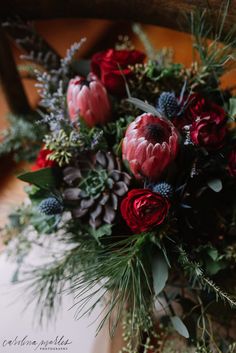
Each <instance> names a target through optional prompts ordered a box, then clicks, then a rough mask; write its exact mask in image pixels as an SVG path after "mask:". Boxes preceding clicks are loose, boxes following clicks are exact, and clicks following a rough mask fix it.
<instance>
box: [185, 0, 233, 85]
mask: <svg viewBox="0 0 236 353" xmlns="http://www.w3.org/2000/svg"><path fill="white" fill-rule="evenodd" d="M229 3H230V1H228V0H227V1H226V2H225V3H223V4H222V8H221V9H220V11H219V15H218V19H217V21H215V22H213V21H212V14H211V13H210V12H209V13H208V11H207V10H205V11H198V12H196V13H194V14H192V15H191V31H192V34H193V38H194V42H193V48H194V49H195V51H196V52H197V53H198V58H196V60H197V61H198V60H199V64H200V65H199V73H201V71H202V70H203V71H204V74H205V77H204V83H205V88H206V89H208V90H209V89H212V88H213V89H215V88H216V87H217V85H218V83H219V78H220V77H221V76H222V75H223V74H224V73H225V71H227V70H229V69H230V68H231V67H232V64H235V58H236V56H235V54H236V52H235V45H236V39H235V33H236V29H235V27H234V26H233V27H232V29H231V30H230V31H228V33H227V34H225V35H223V29H224V25H225V19H226V16H227V13H228V7H229ZM221 41H222V42H223V43H221ZM197 76H198V73H197V75H196V79H197ZM207 86H209V87H207Z"/></svg>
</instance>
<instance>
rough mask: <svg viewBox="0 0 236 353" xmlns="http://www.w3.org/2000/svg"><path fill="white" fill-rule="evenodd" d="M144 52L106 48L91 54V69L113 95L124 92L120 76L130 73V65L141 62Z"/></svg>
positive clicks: (126, 75)
mask: <svg viewBox="0 0 236 353" xmlns="http://www.w3.org/2000/svg"><path fill="white" fill-rule="evenodd" d="M144 59H145V54H144V53H142V52H140V51H138V50H115V49H108V50H105V51H103V52H99V53H96V54H94V55H93V57H92V61H91V71H92V72H93V73H94V74H95V75H96V76H98V77H99V78H100V80H101V81H102V83H103V84H104V86H105V87H106V89H107V90H108V91H109V92H110V93H111V94H114V95H119V96H122V95H124V94H125V82H124V78H123V77H122V76H125V77H128V76H130V74H131V70H130V68H129V66H130V65H135V64H137V63H143V61H144Z"/></svg>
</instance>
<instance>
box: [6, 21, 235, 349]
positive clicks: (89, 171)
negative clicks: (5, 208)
mask: <svg viewBox="0 0 236 353" xmlns="http://www.w3.org/2000/svg"><path fill="white" fill-rule="evenodd" d="M135 30H136V32H138V33H139V34H140V37H141V38H142V39H143V40H144V44H145V45H146V48H147V53H146V54H144V53H142V52H140V51H137V50H135V49H134V48H133V47H132V45H131V43H130V42H129V41H127V40H125V41H123V42H122V43H118V45H117V46H116V48H112V49H108V50H105V51H103V52H98V53H95V54H94V55H93V56H92V57H91V60H90V61H83V60H80V61H78V60H77V59H76V56H75V53H76V52H77V50H78V49H79V47H80V45H81V44H82V43H83V41H84V40H82V41H81V42H80V43H78V44H75V45H73V46H72V48H71V49H70V50H69V51H68V53H67V56H66V57H65V58H64V59H63V60H62V61H61V66H60V68H59V69H57V70H55V69H53V70H48V72H42V71H40V70H38V71H37V72H36V75H37V79H38V82H39V83H38V87H39V90H40V94H41V97H42V100H41V106H42V108H41V110H40V116H41V119H40V121H38V122H37V124H42V125H45V126H46V129H47V133H46V135H45V136H44V137H43V143H44V146H43V148H42V150H41V152H40V153H39V155H38V158H37V161H36V164H35V165H34V167H33V170H32V171H30V172H27V173H24V174H21V175H20V176H19V178H20V179H21V180H23V181H25V182H28V183H29V184H30V185H29V186H28V187H27V192H28V195H29V198H30V200H31V203H30V204H29V203H28V204H26V205H25V206H24V207H22V208H21V209H20V210H17V211H16V212H15V213H14V214H12V215H11V220H12V222H11V224H10V225H9V226H8V227H7V229H6V230H5V236H6V241H7V242H9V250H8V251H9V253H10V254H11V255H14V256H16V257H17V259H18V261H19V263H20V264H22V263H23V262H24V258H25V256H26V255H28V253H29V252H30V250H31V248H32V244H33V243H34V244H35V243H37V244H38V245H40V246H41V247H44V245H45V243H47V239H48V238H49V237H50V240H51V242H55V243H56V242H59V243H60V244H64V246H63V247H62V249H60V251H58V253H56V254H55V252H54V257H53V260H51V261H50V262H48V263H47V264H44V265H43V266H42V267H40V266H39V267H37V268H34V269H33V270H32V271H31V272H28V273H27V276H26V278H24V280H25V281H26V282H27V281H28V282H29V287H28V288H29V290H30V291H31V293H32V294H33V297H34V298H35V297H37V299H38V300H37V303H38V305H37V308H38V309H42V311H41V318H44V312H45V313H46V314H47V315H49V316H50V315H52V314H53V313H55V311H56V310H57V305H58V304H60V297H61V295H62V291H63V290H66V291H67V292H70V293H73V295H74V297H75V306H76V314H77V317H80V316H81V315H84V314H88V313H90V312H91V311H92V309H93V308H94V307H95V306H96V305H97V304H99V303H101V302H102V303H103V310H102V313H101V317H100V319H101V321H100V324H99V326H98V330H100V329H101V327H102V326H103V324H104V323H105V322H106V321H107V320H108V321H109V327H110V333H111V335H113V334H114V332H115V329H116V327H117V325H118V324H119V322H121V323H122V325H123V331H124V338H125V347H124V348H123V350H122V352H146V353H147V352H148V353H151V352H152V353H154V352H165V351H166V352H167V351H168V352H176V350H174V348H173V347H172V348H171V347H170V346H169V345H170V342H171V340H170V339H169V340H168V337H172V339H174V338H173V337H174V331H176V332H177V333H178V334H179V335H182V336H183V337H185V339H186V342H187V344H188V345H189V347H195V348H194V351H195V352H233V351H234V349H235V343H234V339H235V337H233V334H232V332H231V331H233V330H231V331H230V328H231V325H232V321H233V319H234V316H235V306H236V300H235V299H234V295H235V265H236V228H235V221H236V218H235V217H236V203H235V195H236V183H235V177H236V133H235V131H236V130H235V122H234V118H235V115H236V98H234V97H233V95H232V90H230V89H227V90H226V89H223V88H221V85H220V77H221V76H222V74H223V73H224V72H225V71H226V70H227V69H229V67H230V64H231V63H232V62H233V55H234V49H232V48H233V46H235V40H234V39H232V36H231V35H229V34H228V35H227V37H226V38H224V43H223V44H222V43H219V42H218V40H219V38H221V34H222V33H221V32H222V28H221V27H220V30H219V31H221V32H217V33H216V32H214V33H215V37H211V41H209V40H208V37H209V36H210V31H209V28H208V22H207V21H206V18H205V17H204V16H203V15H199V16H197V15H196V16H193V18H192V30H193V35H194V36H195V37H194V40H193V43H194V49H195V53H196V56H195V58H194V60H193V63H192V65H191V66H190V67H188V68H186V67H184V66H183V65H181V64H176V63H173V62H172V61H171V52H170V51H169V50H166V49H163V50H161V51H158V52H157V51H155V50H154V49H152V50H151V49H150V45H149V43H147V38H146V37H145V34H144V33H143V32H142V30H141V28H140V27H139V26H138V25H136V26H135ZM221 39H222V38H221ZM16 229H17V232H18V237H14V235H15V233H16ZM30 231H31V233H32V231H33V235H32V236H30V237H29V232H30ZM32 237H33V240H32ZM11 244H13V245H14V246H10V245H11ZM18 272H19V270H18V271H17V274H15V278H14V279H15V281H17V280H18V276H19V278H21V276H20V274H19V273H18ZM219 313H220V314H219ZM219 327H220V328H219ZM165 349H166V350H165ZM189 349H190V348H189ZM181 351H182V352H183V349H182V350H181ZM185 351H186V352H187V351H190V350H188V348H187V347H186V349H185Z"/></svg>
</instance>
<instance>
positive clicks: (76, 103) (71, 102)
mask: <svg viewBox="0 0 236 353" xmlns="http://www.w3.org/2000/svg"><path fill="white" fill-rule="evenodd" d="M67 106H68V113H69V117H70V119H71V121H75V120H76V119H77V118H78V116H81V117H82V118H83V120H84V121H85V122H86V123H87V125H88V126H90V127H92V126H94V125H97V124H104V123H106V122H107V121H108V120H109V119H110V116H111V105H110V101H109V98H108V95H107V91H106V89H105V87H104V86H103V84H102V83H101V82H100V81H99V80H98V79H97V78H96V77H95V76H91V77H90V78H89V80H88V81H86V80H85V78H83V77H80V76H77V77H75V78H74V79H72V80H70V82H69V86H68V89H67Z"/></svg>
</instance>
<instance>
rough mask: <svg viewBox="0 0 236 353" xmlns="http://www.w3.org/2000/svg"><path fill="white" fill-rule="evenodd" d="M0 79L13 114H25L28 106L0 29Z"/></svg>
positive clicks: (3, 34)
mask: <svg viewBox="0 0 236 353" xmlns="http://www.w3.org/2000/svg"><path fill="white" fill-rule="evenodd" d="M0 58H1V60H0V79H1V82H2V88H3V90H4V91H5V96H6V97H7V100H8V105H9V107H10V109H11V111H12V112H13V113H14V114H27V113H28V112H29V111H30V106H29V103H28V100H27V97H26V94H25V91H24V88H23V85H22V82H21V79H20V75H19V73H18V70H17V68H16V64H15V61H14V57H13V54H12V51H11V48H10V45H9V41H8V38H7V37H6V35H5V32H4V31H3V29H2V28H1V27H0Z"/></svg>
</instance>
